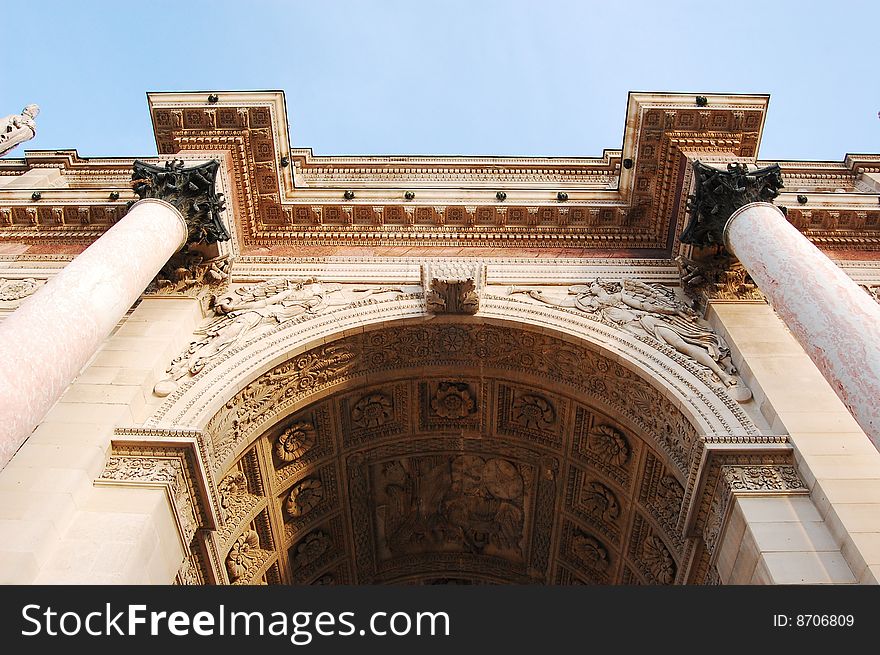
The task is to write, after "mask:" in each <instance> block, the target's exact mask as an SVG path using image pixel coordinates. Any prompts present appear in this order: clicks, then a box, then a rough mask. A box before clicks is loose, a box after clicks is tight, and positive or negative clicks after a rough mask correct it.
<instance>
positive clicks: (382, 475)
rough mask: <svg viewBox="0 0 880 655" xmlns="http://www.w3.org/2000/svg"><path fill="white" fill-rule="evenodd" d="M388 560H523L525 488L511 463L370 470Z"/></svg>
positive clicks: (476, 461)
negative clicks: (428, 555) (427, 556)
mask: <svg viewBox="0 0 880 655" xmlns="http://www.w3.org/2000/svg"><path fill="white" fill-rule="evenodd" d="M372 475H373V478H374V480H375V483H376V487H377V492H376V500H375V504H376V507H375V512H376V518H377V521H378V525H379V526H381V530H380V534H381V535H382V541H383V542H384V544H383V545H384V548H385V549H386V551H387V555H386V556H399V555H405V554H413V553H424V552H430V551H450V550H451V551H459V552H470V553H484V552H485V553H487V554H495V555H507V556H514V557H516V558H517V559H521V558H522V538H523V519H524V511H523V497H524V492H525V488H524V484H525V483H524V480H523V477H522V475H521V474H520V472H519V469H518V468H517V466H516V465H515V464H513V463H512V462H510V461H508V460H506V459H502V458H498V457H490V458H483V457H478V456H476V455H461V456H457V457H453V456H450V455H438V456H426V457H420V458H411V459H399V460H393V461H389V462H385V463H383V464H377V465H375V466H374V467H373V473H372Z"/></svg>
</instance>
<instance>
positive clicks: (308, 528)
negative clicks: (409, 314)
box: [206, 322, 696, 584]
mask: <svg viewBox="0 0 880 655" xmlns="http://www.w3.org/2000/svg"><path fill="white" fill-rule="evenodd" d="M318 352H323V353H324V356H325V357H329V360H328V361H332V362H334V364H333V366H335V367H341V368H342V369H344V370H342V371H341V373H342V375H338V374H339V373H340V371H338V370H337V371H336V375H335V376H334V377H335V378H337V379H339V380H342V381H341V382H338V383H337V384H335V385H333V386H332V387H330V388H329V392H327V393H323V395H320V398H319V399H318V400H314V401H312V402H308V401H306V402H307V404H303V403H300V404H299V405H298V406H295V407H294V408H293V409H294V411H293V412H292V413H287V414H286V415H285V414H284V413H283V411H279V418H278V420H277V421H275V422H274V424H272V425H271V427H269V428H268V429H262V430H260V432H259V434H256V435H254V436H248V437H246V438H245V437H244V435H245V434H246V433H247V430H246V428H245V427H244V426H243V423H242V418H243V417H242V414H241V413H240V412H239V413H237V414H235V418H234V419H233V420H232V421H230V419H229V417H228V416H226V417H224V416H218V417H215V420H213V421H212V422H211V424H209V426H208V428H207V430H206V431H207V432H208V433H209V434H212V435H213V439H214V444H215V456H216V459H215V460H214V462H215V463H216V466H217V470H216V472H215V475H216V479H218V480H219V483H218V491H219V496H220V504H221V509H222V513H223V514H224V516H223V517H222V518H223V521H224V523H223V526H222V527H221V529H220V530H218V531H217V532H215V533H213V539H214V542H213V547H214V548H215V552H216V553H217V554H218V556H219V557H221V558H222V559H223V562H224V564H225V572H224V573H225V575H226V577H227V581H228V582H230V583H233V584H236V583H237V584H242V583H250V584H253V583H255V582H257V583H258V582H260V581H263V582H267V583H290V584H364V583H367V584H370V583H373V584H384V583H407V584H438V583H439V584H447V583H456V584H487V583H488V584H503V583H539V584H578V583H584V584H615V583H623V584H640V583H649V584H672V583H675V582H684V581H685V577H686V572H685V568H686V563H685V560H686V559H687V557H688V556H689V553H690V551H689V549H688V547H687V543H686V541H687V540H686V539H684V538H683V537H682V536H681V534H682V531H681V514H682V504H683V497H684V486H683V481H684V480H685V472H684V471H685V469H684V466H685V463H686V460H685V455H686V453H687V451H688V448H689V445H692V444H693V443H694V441H695V439H696V432H695V430H694V429H693V427H692V426H691V425H690V424H689V423H688V422H687V420H686V418H685V417H684V416H683V415H682V414H681V412H680V411H679V410H677V409H676V408H675V407H674V405H673V403H671V402H670V401H668V400H667V399H665V398H664V397H663V396H662V395H661V394H660V393H659V392H658V391H657V390H656V389H654V388H653V387H651V386H650V385H648V384H647V383H646V382H645V381H644V380H643V379H642V378H640V377H639V376H637V375H635V374H634V373H632V372H631V371H630V370H628V369H626V368H624V367H623V366H622V365H621V364H620V363H619V362H615V361H613V360H610V359H607V358H605V357H604V356H603V355H600V354H599V353H596V352H593V351H591V350H589V349H588V348H586V347H585V346H584V345H583V344H573V343H570V342H566V341H563V340H560V339H558V338H555V337H552V336H549V335H546V334H538V333H535V332H531V331H527V330H524V329H519V328H514V327H504V326H487V325H469V324H457V323H455V322H446V323H440V322H437V323H432V324H418V325H405V326H400V327H396V328H393V329H392V328H382V329H379V330H376V331H373V332H368V333H361V334H357V335H354V336H350V337H345V338H343V339H341V340H339V341H336V342H333V343H332V344H330V345H329V346H325V347H323V351H321V349H319V351H318ZM315 361H316V360H315V353H314V352H313V353H304V354H303V355H299V356H297V357H295V358H293V359H292V360H291V361H289V362H286V363H285V364H284V365H282V366H279V367H276V369H274V370H273V371H270V372H269V373H268V374H266V375H268V376H270V378H269V379H272V378H271V376H272V375H273V374H274V375H275V379H277V377H278V376H279V375H282V374H284V373H285V371H287V372H289V371H299V374H300V377H299V379H300V380H302V379H306V378H307V377H308V374H311V373H316V374H318V377H320V375H321V373H320V371H319V368H318V367H316V366H315ZM304 371H305V372H306V377H305V378H304V377H303V372H304ZM266 375H264V376H262V378H261V379H266ZM300 386H301V384H300ZM263 389H265V385H264V387H260V386H259V385H257V386H254V384H252V385H250V386H249V387H248V388H246V389H244V390H243V391H241V392H239V394H238V396H237V398H238V401H237V402H239V403H241V402H244V403H245V404H246V405H247V404H248V403H249V404H250V407H252V408H257V411H256V414H253V413H252V414H253V415H257V414H258V415H259V416H260V417H261V418H263V417H264V416H265V413H260V412H263V409H260V407H261V403H264V400H262V399H263V398H264V397H268V396H269V395H271V394H266V393H265V392H264V391H263ZM316 395H317V394H316ZM230 402H231V403H232V404H234V403H233V401H230ZM275 410H278V408H277V407H276V408H275ZM270 411H272V410H270ZM239 441H240V442H241V443H240V444H239V445H236V443H237V442H239ZM677 460H678V461H677Z"/></svg>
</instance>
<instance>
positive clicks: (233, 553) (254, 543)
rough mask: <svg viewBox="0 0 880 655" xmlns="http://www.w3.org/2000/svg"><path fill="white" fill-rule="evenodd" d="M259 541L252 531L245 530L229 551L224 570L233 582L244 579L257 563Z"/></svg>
mask: <svg viewBox="0 0 880 655" xmlns="http://www.w3.org/2000/svg"><path fill="white" fill-rule="evenodd" d="M259 548H260V539H259V537H258V536H257V533H256V532H254V531H253V530H246V531H245V532H244V534H242V535H241V536H240V537H238V539H236V540H235V542H234V543H233V544H232V548H230V549H229V554H228V555H227V556H226V570H227V571H228V572H229V579H230V580H232V581H233V582H234V581H236V580H238V579H239V578H242V577H244V576H245V575H246V574H247V572H248V571H249V570H250V569H251V568H252V567H253V566H254V565H255V564H256V563H257V560H258V553H257V551H258V550H259Z"/></svg>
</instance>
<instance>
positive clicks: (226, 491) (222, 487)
mask: <svg viewBox="0 0 880 655" xmlns="http://www.w3.org/2000/svg"><path fill="white" fill-rule="evenodd" d="M247 490H248V487H247V478H246V477H245V476H244V473H242V472H241V471H235V472H234V473H230V474H229V475H227V476H226V477H225V478H223V479H222V480H220V484H218V485H217V491H219V492H220V504H221V505H222V506H224V507H226V502H225V501H227V500H228V499H229V498H231V497H232V496H238V495H240V494H246V493H247Z"/></svg>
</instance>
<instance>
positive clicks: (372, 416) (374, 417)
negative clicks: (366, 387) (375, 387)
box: [351, 391, 394, 429]
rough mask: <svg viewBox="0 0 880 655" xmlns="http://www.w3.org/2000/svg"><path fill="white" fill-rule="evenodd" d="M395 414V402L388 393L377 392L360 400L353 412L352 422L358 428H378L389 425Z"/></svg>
mask: <svg viewBox="0 0 880 655" xmlns="http://www.w3.org/2000/svg"><path fill="white" fill-rule="evenodd" d="M393 414H394V401H393V399H392V398H391V396H389V395H388V394H386V393H383V392H381V391H377V392H375V393H371V394H368V395H366V396H364V397H363V398H361V399H360V400H358V401H357V402H356V403H355V405H354V407H353V408H352V410H351V422H352V423H353V424H354V425H356V426H357V427H360V428H364V429H370V428H378V427H381V426H383V425H385V424H386V423H388V422H389V421H390V420H391V418H392V416H393Z"/></svg>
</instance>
